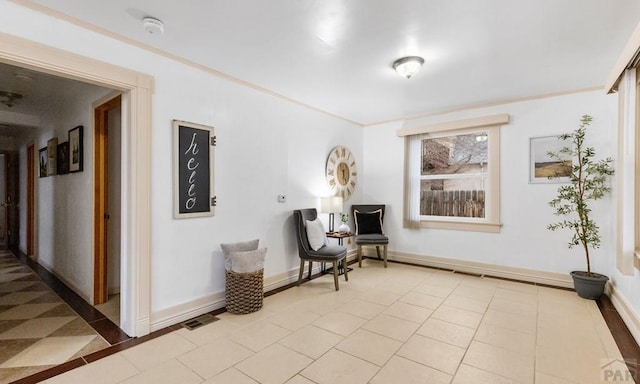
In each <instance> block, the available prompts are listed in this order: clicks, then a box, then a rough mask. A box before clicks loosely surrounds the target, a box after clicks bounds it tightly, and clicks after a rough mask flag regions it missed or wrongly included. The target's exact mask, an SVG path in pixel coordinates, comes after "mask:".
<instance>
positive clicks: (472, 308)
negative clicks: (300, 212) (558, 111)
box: [45, 260, 633, 384]
mask: <svg viewBox="0 0 640 384" xmlns="http://www.w3.org/2000/svg"><path fill="white" fill-rule="evenodd" d="M218 317H219V319H220V320H218V321H216V322H214V323H211V324H208V325H205V326H203V327H200V328H197V329H195V330H193V331H189V330H187V329H184V328H183V329H180V330H176V331H173V332H171V333H168V334H166V335H164V336H161V337H158V338H155V339H153V340H151V341H148V342H145V343H143V344H140V345H137V346H135V347H133V348H130V349H126V350H124V351H121V352H118V353H116V354H113V355H111V356H109V357H106V358H103V359H100V360H98V361H96V362H93V363H91V364H88V365H85V366H83V367H80V368H77V369H75V370H72V371H69V372H66V373H64V374H62V375H59V376H55V377H53V378H50V379H48V380H46V381H45V383H48V384H58V383H82V384H84V383H103V384H108V383H125V384H133V383H153V384H162V383H183V384H189V383H194V384H195V383H206V384H215V383H240V384H242V383H291V384H303V383H336V384H339V383H349V384H357V383H394V384H395V383H403V384H408V383H434V384H437V383H451V384H466V383H473V384H483V383H491V384H507V383H511V384H513V383H520V384H530V383H536V384H547V383H548V384H589V383H601V382H602V381H601V378H604V376H603V375H604V374H606V373H609V374H615V375H617V376H616V377H617V378H620V376H621V375H622V377H624V375H625V374H626V367H625V366H624V364H623V363H622V357H621V355H620V352H619V350H618V348H617V346H616V344H615V342H614V340H613V337H612V335H611V333H610V332H609V330H608V328H607V325H606V324H605V322H604V320H603V318H602V315H601V314H600V311H599V310H598V307H597V305H596V303H595V302H594V301H588V300H583V299H580V298H579V297H578V296H577V295H576V294H575V293H574V292H571V291H566V290H560V289H553V288H546V287H538V286H534V285H527V284H522V283H515V282H509V281H503V280H498V279H491V278H479V277H473V276H468V275H461V274H456V273H452V272H446V271H437V270H431V269H426V268H420V267H412V266H407V265H400V264H395V263H390V264H389V268H387V269H384V268H382V264H381V263H380V262H379V261H373V260H365V261H364V264H363V268H362V269H359V268H357V267H356V268H354V271H353V272H351V273H349V281H348V282H345V281H344V279H341V281H340V291H338V292H336V291H334V289H333V278H332V276H331V275H325V276H322V277H320V278H317V279H314V280H312V281H310V282H307V283H305V284H303V285H301V286H299V287H294V288H291V289H288V290H285V291H283V292H280V293H277V294H275V295H272V296H269V297H267V298H265V304H264V308H263V309H262V310H261V311H259V312H256V313H253V314H249V315H233V314H229V313H223V314H221V315H219V316H218ZM602 367H604V368H602ZM616 382H633V380H631V379H629V380H627V381H624V380H618V381H616Z"/></svg>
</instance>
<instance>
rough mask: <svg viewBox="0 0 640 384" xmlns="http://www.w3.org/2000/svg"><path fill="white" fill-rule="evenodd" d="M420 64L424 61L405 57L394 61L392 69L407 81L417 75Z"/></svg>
mask: <svg viewBox="0 0 640 384" xmlns="http://www.w3.org/2000/svg"><path fill="white" fill-rule="evenodd" d="M422 64H424V59H423V58H422V57H420V56H407V57H402V58H400V59H398V60H396V61H394V62H393V69H395V70H396V72H398V73H399V74H401V75H402V76H404V77H406V78H407V79H410V78H411V76H413V75H415V74H416V73H418V71H419V70H420V67H422Z"/></svg>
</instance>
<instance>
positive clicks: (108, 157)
mask: <svg viewBox="0 0 640 384" xmlns="http://www.w3.org/2000/svg"><path fill="white" fill-rule="evenodd" d="M121 105H122V97H121V96H120V95H118V96H116V97H114V98H112V99H110V100H109V101H107V102H105V103H102V104H100V105H98V106H97V107H96V108H95V110H94V119H95V120H94V129H95V131H94V137H95V139H94V140H95V157H94V158H95V173H94V202H95V204H94V241H95V242H94V285H93V290H94V292H93V293H94V295H93V296H94V297H93V302H94V305H100V304H104V303H105V302H107V301H108V300H109V299H110V298H113V297H114V296H116V295H118V294H119V293H120V244H121V242H120V228H121V223H120V221H121V220H120V209H121V200H120V186H121V183H120V167H121V151H120V148H121V121H122V108H121ZM117 302H118V303H119V299H118V300H117ZM118 309H119V304H118ZM105 315H108V314H105ZM118 317H119V316H118ZM112 320H115V319H112ZM114 322H115V323H116V324H119V323H120V321H119V319H117V321H114Z"/></svg>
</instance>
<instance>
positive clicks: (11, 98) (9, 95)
mask: <svg viewBox="0 0 640 384" xmlns="http://www.w3.org/2000/svg"><path fill="white" fill-rule="evenodd" d="M20 99H22V95H20V94H18V93H13V92H5V91H0V103H2V104H4V105H6V106H7V107H9V108H11V107H13V106H14V105H16V104H18V100H20Z"/></svg>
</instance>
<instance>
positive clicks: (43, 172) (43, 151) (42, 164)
mask: <svg viewBox="0 0 640 384" xmlns="http://www.w3.org/2000/svg"><path fill="white" fill-rule="evenodd" d="M47 164H49V155H48V154H47V147H44V148H40V152H39V156H38V167H39V169H40V177H47Z"/></svg>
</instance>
